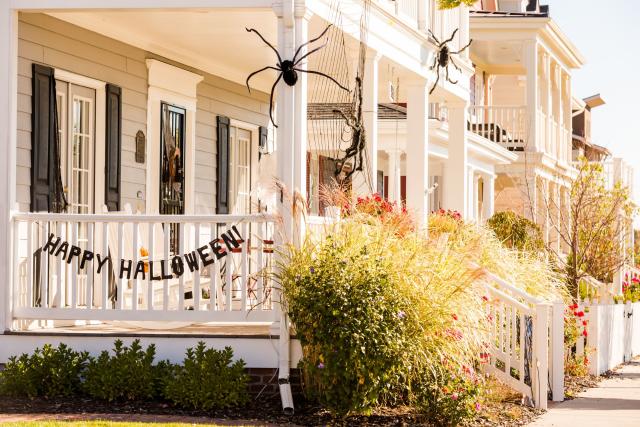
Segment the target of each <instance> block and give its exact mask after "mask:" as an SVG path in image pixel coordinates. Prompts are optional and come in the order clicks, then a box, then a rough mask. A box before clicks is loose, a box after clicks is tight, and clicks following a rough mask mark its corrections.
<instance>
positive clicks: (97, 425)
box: [3, 420, 220, 427]
mask: <svg viewBox="0 0 640 427" xmlns="http://www.w3.org/2000/svg"><path fill="white" fill-rule="evenodd" d="M3 425H5V426H11V427H14V426H15V427H143V426H154V427H188V426H193V425H194V424H185V423H128V422H119V421H101V420H95V421H22V422H15V423H6V424H3ZM197 425H198V426H220V424H197Z"/></svg>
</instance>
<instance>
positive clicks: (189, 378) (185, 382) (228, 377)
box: [164, 341, 249, 410]
mask: <svg viewBox="0 0 640 427" xmlns="http://www.w3.org/2000/svg"><path fill="white" fill-rule="evenodd" d="M244 366H245V365H244V362H243V361H242V360H238V361H236V362H233V350H232V349H231V347H225V349H224V350H215V349H212V348H206V346H205V343H204V342H202V341H201V342H199V343H198V345H197V346H196V347H195V348H189V349H187V354H186V357H185V359H184V362H183V365H176V366H174V367H173V375H171V376H170V377H169V379H168V381H167V383H166V386H165V390H164V395H165V397H166V398H167V399H168V400H170V401H172V402H173V403H174V404H176V405H178V406H181V407H184V408H192V409H202V410H211V409H217V408H228V407H233V406H240V405H242V404H245V403H246V402H247V401H248V399H249V395H248V392H247V384H248V382H249V376H248V375H247V374H246V372H245V370H244Z"/></svg>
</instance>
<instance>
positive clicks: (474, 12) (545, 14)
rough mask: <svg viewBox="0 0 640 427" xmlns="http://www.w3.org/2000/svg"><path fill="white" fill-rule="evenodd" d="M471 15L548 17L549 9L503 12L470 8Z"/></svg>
mask: <svg viewBox="0 0 640 427" xmlns="http://www.w3.org/2000/svg"><path fill="white" fill-rule="evenodd" d="M469 15H473V16H486V15H490V16H492V17H499V16H506V17H511V18H513V17H523V18H548V17H549V11H548V10H547V11H546V12H543V11H541V12H503V11H491V10H470V11H469Z"/></svg>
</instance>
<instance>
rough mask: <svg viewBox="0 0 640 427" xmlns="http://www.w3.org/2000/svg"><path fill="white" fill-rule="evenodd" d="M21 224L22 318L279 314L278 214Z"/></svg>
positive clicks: (52, 217) (18, 295)
mask: <svg viewBox="0 0 640 427" xmlns="http://www.w3.org/2000/svg"><path fill="white" fill-rule="evenodd" d="M172 227H176V228H177V229H179V230H180V232H179V234H178V235H179V242H178V251H177V252H176V253H173V252H172V248H171V245H170V234H171V233H170V229H171V228H172ZM13 231H14V250H13V263H14V269H13V270H14V274H13V279H12V281H13V283H12V298H13V313H12V314H13V319H14V320H48V321H57V320H68V321H78V320H96V321H118V320H119V321H162V322H164V321H180V322H190V323H196V322H247V321H252V322H271V321H273V319H274V313H273V310H274V304H273V302H272V298H273V295H272V290H273V288H272V284H271V282H270V275H269V274H268V273H269V272H270V271H271V269H272V265H273V259H272V257H273V251H274V250H273V246H274V234H275V222H274V219H273V218H271V217H268V216H262V215H246V216H234V215H213V216H204V215H131V214H121V213H117V214H103V215H78V214H48V213H18V214H15V215H14V216H13Z"/></svg>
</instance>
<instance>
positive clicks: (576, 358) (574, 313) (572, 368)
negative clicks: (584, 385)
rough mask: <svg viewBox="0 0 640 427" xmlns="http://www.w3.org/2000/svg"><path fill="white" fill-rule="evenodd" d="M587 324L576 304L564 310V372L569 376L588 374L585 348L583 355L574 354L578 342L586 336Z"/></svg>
mask: <svg viewBox="0 0 640 427" xmlns="http://www.w3.org/2000/svg"><path fill="white" fill-rule="evenodd" d="M588 326H589V323H588V321H587V319H585V313H584V311H582V310H580V308H579V306H578V304H575V303H574V304H571V305H569V306H568V307H567V308H566V309H565V315H564V343H565V348H568V350H569V351H568V352H567V355H566V358H565V372H566V374H567V375H571V376H576V377H579V376H586V375H587V374H588V373H589V370H588V369H589V357H588V353H589V352H588V350H587V348H586V346H585V347H584V354H577V353H576V352H575V349H576V346H577V343H578V340H584V339H586V337H587V336H588V332H587V327H588Z"/></svg>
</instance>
